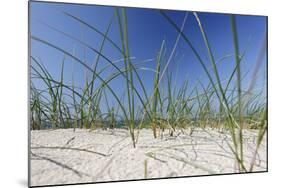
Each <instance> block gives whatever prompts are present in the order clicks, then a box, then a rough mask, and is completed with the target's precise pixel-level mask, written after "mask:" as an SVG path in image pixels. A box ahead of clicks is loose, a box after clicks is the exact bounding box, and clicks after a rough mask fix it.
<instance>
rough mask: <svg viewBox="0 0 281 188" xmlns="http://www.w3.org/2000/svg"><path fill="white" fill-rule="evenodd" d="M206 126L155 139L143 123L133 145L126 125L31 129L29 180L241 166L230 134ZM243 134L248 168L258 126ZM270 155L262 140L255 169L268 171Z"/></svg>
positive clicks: (191, 173) (233, 169) (219, 170)
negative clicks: (203, 128) (121, 126)
mask: <svg viewBox="0 0 281 188" xmlns="http://www.w3.org/2000/svg"><path fill="white" fill-rule="evenodd" d="M208 132H209V133H207V132H205V131H204V130H202V129H200V130H199V129H198V130H195V131H194V132H193V134H192V136H189V134H188V133H186V134H184V133H183V132H177V133H176V134H175V136H174V137H170V136H168V133H165V134H164V136H163V138H161V137H159V138H157V139H154V138H153V134H152V131H151V130H146V129H143V130H141V131H140V135H139V139H138V143H137V146H136V148H133V146H132V141H131V137H130V135H129V133H128V131H126V130H122V129H117V130H114V131H112V130H94V131H91V132H90V131H89V130H82V129H77V130H76V131H75V132H73V129H61V130H40V131H31V185H32V186H39V185H51V184H69V183H85V182H101V181H117V180H131V179H143V178H163V177H175V176H194V175H205V174H221V173H233V172H238V170H237V169H236V167H235V166H236V165H235V160H234V155H233V154H232V153H231V150H230V149H229V146H228V144H227V143H231V139H230V137H229V136H226V134H220V133H218V131H217V130H211V129H208ZM244 135H245V138H244V139H245V145H244V156H245V157H244V160H245V166H246V168H249V166H250V163H251V160H252V157H253V153H254V150H255V142H256V137H257V132H256V131H245V133H244ZM264 140H266V139H264ZM266 160H267V159H266V143H265V141H264V142H263V144H262V145H261V147H260V149H259V152H258V155H257V157H256V163H255V167H254V169H253V171H265V170H266V168H267V166H266ZM145 161H146V162H145ZM145 163H147V176H146V177H145Z"/></svg>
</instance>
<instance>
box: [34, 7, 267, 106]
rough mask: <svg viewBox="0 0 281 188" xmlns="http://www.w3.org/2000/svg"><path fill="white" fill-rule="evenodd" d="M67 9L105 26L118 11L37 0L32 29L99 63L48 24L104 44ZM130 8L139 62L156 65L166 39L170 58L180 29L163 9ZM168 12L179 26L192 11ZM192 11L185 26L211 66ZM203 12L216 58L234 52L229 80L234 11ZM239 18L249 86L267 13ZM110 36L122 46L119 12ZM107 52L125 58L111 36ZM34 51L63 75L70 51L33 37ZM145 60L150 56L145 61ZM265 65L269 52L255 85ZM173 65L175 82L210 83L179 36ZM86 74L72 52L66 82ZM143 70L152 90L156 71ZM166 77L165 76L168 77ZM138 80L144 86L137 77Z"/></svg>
mask: <svg viewBox="0 0 281 188" xmlns="http://www.w3.org/2000/svg"><path fill="white" fill-rule="evenodd" d="M62 11H66V12H68V13H71V14H72V15H74V16H77V17H79V18H80V19H82V20H84V21H85V22H87V23H89V24H90V25H93V26H95V27H96V28H98V29H99V30H100V31H102V32H105V31H106V28H107V26H108V24H109V22H110V19H111V17H112V16H114V7H105V6H91V5H74V4H58V3H41V2H31V7H30V13H31V17H30V31H31V35H32V36H36V37H39V38H41V39H44V40H46V41H49V42H50V43H52V44H55V45H56V46H59V47H60V48H62V49H64V50H66V51H67V52H69V53H73V54H74V55H75V56H77V57H78V58H79V59H81V60H83V61H85V62H86V63H87V64H88V65H89V66H91V67H93V62H94V60H95V58H96V54H95V53H93V52H92V51H90V50H89V49H87V48H85V47H84V46H82V45H81V44H79V43H77V42H76V41H74V40H71V39H69V38H67V37H66V36H64V35H62V34H60V33H58V32H56V31H54V30H52V29H50V28H48V27H46V25H44V24H42V22H44V23H47V24H48V25H51V26H52V27H54V28H57V29H59V30H62V31H64V32H66V33H68V34H70V35H72V36H75V37H77V38H79V39H81V40H83V41H84V42H85V43H87V44H89V45H90V46H92V47H93V48H95V49H99V46H100V45H101V41H102V37H101V36H100V35H98V34H97V33H95V32H93V31H92V30H90V29H89V28H87V27H85V26H83V25H82V24H80V23H78V22H77V21H75V20H73V19H71V18H70V17H68V16H66V15H64V14H63V13H62ZM126 12H127V20H128V33H129V34H128V37H129V48H130V55H131V57H133V63H135V64H138V66H139V67H143V68H152V69H155V67H156V61H155V58H156V56H157V53H158V51H159V50H160V47H161V43H162V41H163V40H165V44H166V45H165V47H166V58H168V57H169V55H170V53H171V49H172V47H173V45H174V43H175V40H176V38H177V35H178V33H177V31H176V30H175V29H174V28H173V27H172V26H171V25H170V24H169V23H168V22H167V20H166V19H165V18H164V17H163V16H162V15H161V14H160V13H159V10H154V9H140V8H127V9H126ZM164 12H165V13H166V14H167V15H168V16H169V17H170V18H172V19H173V20H174V21H175V23H177V25H178V26H179V27H180V26H181V24H182V22H183V19H184V16H185V14H186V12H184V11H168V10H165V11H164ZM187 14H188V15H187V20H186V24H185V26H184V30H183V32H184V33H185V35H186V36H187V37H188V38H189V39H190V41H191V42H192V43H193V45H194V46H195V48H196V49H197V50H198V51H199V52H200V55H201V57H202V59H203V60H204V61H205V62H206V64H207V65H208V66H209V67H210V66H211V64H210V62H209V60H208V58H207V50H206V48H205V46H204V42H203V38H202V35H201V33H200V29H199V27H198V23H197V22H196V19H195V17H194V15H193V14H192V12H188V13H187ZM198 16H199V18H200V20H201V22H202V25H203V27H204V28H205V30H206V34H207V36H208V38H209V42H210V45H211V48H212V51H213V53H214V58H215V60H218V59H220V58H222V57H224V56H226V55H230V57H228V58H226V59H225V60H224V61H222V62H221V63H220V64H219V65H218V68H219V74H220V77H221V79H222V80H225V79H227V78H229V76H230V74H231V71H232V70H233V67H234V66H235V62H234V57H233V56H231V55H232V54H233V53H234V49H233V42H232V41H233V39H232V33H231V25H230V19H229V15H227V14H215V13H198ZM236 20H237V30H238V40H239V50H240V52H242V51H244V50H245V49H246V48H247V51H246V54H245V57H244V58H243V61H242V75H246V76H245V78H244V81H243V84H242V87H243V89H247V88H248V86H249V83H250V82H251V79H252V75H253V70H254V67H255V65H256V63H257V58H258V54H259V51H260V49H261V46H262V42H263V39H264V37H265V32H266V17H262V16H242V15H237V16H236ZM108 36H109V37H110V38H111V39H112V40H113V41H114V42H115V43H116V44H117V45H118V46H120V47H121V40H120V35H119V29H118V22H117V18H116V17H114V18H113V23H112V25H111V28H110V31H109V34H108ZM102 53H103V54H104V55H105V56H106V57H108V58H109V59H110V60H111V61H116V60H119V59H121V58H122V55H121V54H120V53H119V52H118V51H117V50H116V49H115V48H114V47H113V46H112V45H111V44H110V43H108V42H106V44H105V47H104V49H103V51H102ZM31 55H32V56H33V57H34V58H36V59H40V60H41V61H42V63H43V64H44V65H45V66H46V68H47V69H48V70H49V71H50V73H51V74H52V76H53V77H54V78H56V79H59V75H60V67H61V62H62V59H63V58H64V54H62V53H61V52H58V51H57V50H55V49H52V48H50V47H49V46H46V45H44V44H42V43H40V42H38V41H34V40H31ZM145 60H150V61H147V62H143V61H145ZM164 63H165V62H163V64H162V65H161V66H162V68H163V67H164V66H165V64H164ZM117 64H118V66H120V67H122V65H123V64H122V62H119V63H117ZM106 65H108V63H107V62H106V61H105V60H104V59H102V58H101V59H100V62H99V67H98V68H99V69H101V68H102V67H104V66H106ZM210 68H211V67H210ZM265 68H266V57H264V58H263V60H262V64H261V68H260V69H259V73H258V79H257V82H256V83H257V84H256V87H255V89H256V90H258V89H259V88H261V87H263V86H264V82H265V80H264V79H265ZM168 71H169V72H172V73H173V75H177V76H174V77H173V83H174V86H175V87H177V86H180V85H181V84H182V83H183V81H184V80H185V79H186V78H187V79H189V84H190V88H192V87H193V86H194V85H195V84H196V83H197V80H198V79H199V80H200V81H201V82H202V83H203V84H204V85H207V84H208V83H209V82H208V79H207V77H206V74H205V72H204V71H203V69H202V67H201V65H200V63H199V62H198V60H197V58H196V57H195V55H194V53H193V52H192V51H191V49H190V48H189V46H188V45H187V44H186V43H185V42H184V41H183V40H182V38H181V39H180V40H179V43H178V46H177V48H176V52H175V54H174V56H173V58H172V61H171V63H170V64H169V67H168ZM112 72H115V70H114V68H110V69H108V71H106V72H104V74H103V75H102V76H104V77H105V78H106V77H108V75H110V74H111V73H112ZM72 74H73V75H72ZM85 75H88V76H90V73H89V72H87V71H85V68H83V67H82V66H81V65H79V64H78V63H75V62H74V61H73V60H72V59H71V58H69V57H66V59H65V83H66V84H71V80H72V76H73V77H74V80H75V84H76V85H77V86H80V87H82V86H83V84H84V81H85ZM140 76H141V78H142V80H143V83H144V84H145V87H146V88H147V90H148V92H151V90H152V85H153V72H151V71H147V70H140ZM163 81H164V82H165V79H164V80H163ZM32 82H33V83H34V84H35V85H37V87H42V86H40V84H41V83H40V82H38V81H37V80H32ZM233 84H234V83H233ZM110 85H111V87H112V88H113V89H115V90H116V91H117V92H118V93H119V94H120V95H121V94H122V93H123V91H124V89H125V84H124V80H123V79H122V78H118V79H115V80H114V81H112V82H111V83H110ZM136 86H138V84H137V83H136ZM113 103H114V102H113Z"/></svg>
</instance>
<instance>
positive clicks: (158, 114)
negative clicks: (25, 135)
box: [30, 8, 268, 181]
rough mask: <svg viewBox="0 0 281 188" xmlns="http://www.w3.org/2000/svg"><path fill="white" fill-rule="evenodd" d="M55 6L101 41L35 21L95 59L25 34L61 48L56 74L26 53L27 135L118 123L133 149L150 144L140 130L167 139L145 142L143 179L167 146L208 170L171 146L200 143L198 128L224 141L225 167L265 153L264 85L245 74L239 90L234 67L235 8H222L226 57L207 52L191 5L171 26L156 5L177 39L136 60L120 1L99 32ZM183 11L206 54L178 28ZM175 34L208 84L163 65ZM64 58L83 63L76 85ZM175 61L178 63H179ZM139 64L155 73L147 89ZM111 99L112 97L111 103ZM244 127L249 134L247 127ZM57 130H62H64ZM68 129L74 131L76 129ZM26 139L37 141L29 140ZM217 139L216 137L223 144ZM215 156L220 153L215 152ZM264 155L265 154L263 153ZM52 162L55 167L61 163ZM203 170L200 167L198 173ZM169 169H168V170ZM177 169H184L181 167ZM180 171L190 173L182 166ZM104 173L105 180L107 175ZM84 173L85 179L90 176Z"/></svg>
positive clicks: (237, 53) (247, 165) (108, 128)
mask: <svg viewBox="0 0 281 188" xmlns="http://www.w3.org/2000/svg"><path fill="white" fill-rule="evenodd" d="M62 13H63V15H64V16H65V17H66V18H68V19H70V20H72V21H74V22H77V23H79V24H80V25H81V26H83V27H86V28H87V29H89V30H90V31H91V32H94V33H95V34H98V35H99V36H100V37H101V39H102V40H101V43H100V47H99V49H96V48H94V47H92V46H91V45H90V42H85V40H82V39H80V38H79V37H76V36H73V35H71V34H69V33H68V32H67V31H63V30H60V29H57V28H55V27H53V26H51V25H48V24H47V23H45V22H41V24H42V25H44V26H46V27H47V28H49V29H51V30H52V31H54V32H57V33H58V34H60V35H62V36H64V37H66V38H68V39H70V40H71V41H73V42H74V43H77V44H79V45H81V46H83V47H84V48H85V49H87V51H88V52H91V53H93V54H94V55H95V56H96V58H95V61H94V62H93V63H92V64H91V63H90V62H86V61H85V60H84V59H80V58H79V57H78V56H76V55H75V50H73V52H69V51H68V50H66V49H63V48H62V47H60V46H59V45H57V44H55V43H53V42H51V41H48V40H46V39H44V38H41V37H39V36H35V35H31V41H33V42H37V43H39V44H40V45H44V46H47V47H49V48H51V49H53V50H55V51H57V52H59V53H61V54H63V55H64V58H63V59H62V60H61V62H58V63H60V75H59V79H57V78H56V77H55V76H53V75H52V72H50V70H48V68H47V67H46V64H45V63H48V62H43V61H42V60H41V59H40V57H36V56H35V55H34V54H31V57H30V61H31V62H30V66H31V90H30V97H31V98H30V111H31V116H30V118H31V121H30V123H31V125H30V128H31V130H32V134H34V135H35V134H37V133H39V132H38V131H39V130H41V131H42V134H43V133H46V131H47V130H46V129H52V130H54V131H58V132H60V131H63V130H65V131H66V132H67V134H70V133H69V131H70V130H72V129H73V131H74V133H75V131H76V132H77V131H78V132H79V134H80V136H81V131H86V130H87V131H89V133H88V134H91V135H92V136H93V137H95V136H97V132H99V131H102V132H103V133H104V132H109V133H111V134H112V135H114V134H115V133H114V132H115V131H116V134H118V133H119V132H120V130H121V132H122V131H125V130H127V131H128V133H129V135H130V139H131V143H132V149H135V150H138V149H139V150H141V148H142V147H150V146H148V145H146V146H144V145H139V143H140V144H143V141H141V140H143V139H144V137H142V136H141V135H142V132H145V138H147V136H149V135H150V134H151V135H150V136H151V139H150V138H149V142H151V143H152V142H154V141H153V139H154V140H155V142H157V143H158V142H159V143H160V142H161V141H163V143H165V144H167V145H164V144H160V146H159V148H158V146H155V145H153V144H152V145H151V146H155V147H156V148H155V149H154V150H155V151H154V150H153V151H152V150H150V151H146V153H145V155H143V156H145V157H146V158H144V159H142V161H141V163H142V164H141V166H142V173H143V174H142V175H140V176H139V178H143V177H144V178H150V177H151V176H150V175H151V171H150V169H151V167H150V163H151V160H156V161H160V163H163V160H164V161H165V160H167V159H168V158H169V157H167V156H170V155H169V150H171V151H173V152H176V153H177V155H180V156H181V157H179V156H175V155H173V157H172V158H171V160H178V161H181V162H183V163H184V164H185V165H186V164H188V165H192V166H193V167H194V168H198V169H201V170H202V171H204V172H208V173H210V174H212V169H210V168H209V167H208V164H207V163H204V162H202V163H200V165H199V164H197V163H195V162H194V161H192V160H190V158H188V157H187V158H188V159H187V158H185V157H184V156H183V154H179V153H180V151H179V150H180V148H183V147H180V148H179V147H177V146H178V145H182V146H184V147H190V148H191V149H190V150H192V148H193V149H194V147H198V145H200V142H199V141H198V142H197V141H196V139H195V138H198V136H199V137H200V135H198V132H200V134H204V135H205V136H206V138H207V137H208V139H212V138H213V139H214V140H215V142H213V141H212V143H216V144H218V146H216V147H220V146H219V145H221V146H222V147H223V148H222V150H225V152H226V153H225V155H227V156H228V157H229V158H231V160H232V161H233V162H234V163H235V166H234V167H233V169H235V170H233V171H232V172H251V171H255V167H256V166H257V160H263V162H264V161H266V160H267V159H265V158H263V159H260V156H259V152H258V151H259V150H260V147H263V149H264V148H266V140H265V139H266V134H267V110H268V109H267V96H266V92H264V91H266V86H264V88H262V91H261V92H258V93H257V92H254V91H253V85H255V82H256V80H257V78H256V77H253V78H252V80H250V84H249V88H248V89H244V88H246V87H243V79H244V75H243V73H242V71H241V70H242V69H243V63H244V62H243V57H244V55H245V54H246V53H247V49H246V50H244V51H241V49H240V48H239V35H238V32H237V24H236V16H235V15H229V23H230V26H231V32H232V45H233V54H230V55H229V54H226V56H225V57H223V58H222V59H220V60H219V61H217V60H215V58H214V54H213V51H214V50H215V49H213V48H212V45H211V44H210V40H209V39H208V33H207V32H206V30H205V28H204V24H203V23H202V22H201V20H200V15H198V14H197V13H196V12H193V13H191V12H189V13H186V14H185V17H184V20H183V22H182V25H181V26H178V24H177V23H176V22H175V21H173V19H172V18H171V17H170V16H169V15H168V14H167V13H165V11H159V13H160V15H161V16H162V18H163V19H164V20H166V23H167V24H169V25H170V27H171V28H173V29H174V31H176V32H177V38H176V40H175V43H174V45H173V46H172V50H171V52H170V53H168V50H167V43H166V41H165V40H163V41H162V43H161V46H159V50H158V52H157V53H156V54H155V58H154V59H153V60H145V61H143V62H142V63H141V66H140V64H139V63H135V62H134V61H133V57H131V56H130V42H129V37H128V35H129V30H128V21H127V19H128V17H127V14H126V9H125V8H115V12H114V14H113V16H112V18H111V19H110V21H109V23H108V24H107V27H106V28H105V29H104V31H101V30H100V29H98V28H97V27H96V26H94V25H93V24H90V23H87V22H86V21H84V20H83V19H82V18H79V17H77V16H75V15H72V14H71V13H69V12H62ZM187 16H194V17H195V18H196V24H197V25H196V27H198V30H199V31H200V34H201V37H202V40H203V41H204V48H205V49H206V51H207V54H206V55H207V57H206V58H203V56H204V55H205V54H202V52H201V51H199V50H197V49H196V48H195V45H194V44H193V43H192V42H191V40H190V39H189V37H188V36H187V35H186V34H185V33H184V32H183V28H184V26H185V22H186V19H187ZM113 22H116V23H117V24H116V25H117V27H118V28H114V29H116V31H118V32H119V35H120V41H121V43H120V44H118V43H117V42H115V41H114V40H113V39H111V38H110V37H109V35H108V33H109V31H110V29H112V27H113ZM265 36H266V35H265ZM179 40H181V41H184V44H185V47H187V48H189V49H191V51H192V53H193V55H194V56H195V57H196V58H197V60H198V62H199V64H200V66H201V68H202V69H203V70H204V73H205V75H204V76H206V78H207V82H208V83H207V84H204V83H203V82H202V81H201V80H200V79H198V80H197V82H196V83H195V84H194V83H190V81H189V79H188V78H186V80H184V82H183V84H181V85H179V84H177V82H176V80H175V79H174V76H175V74H176V73H175V72H171V71H169V70H168V69H167V67H168V65H169V64H173V63H174V62H173V59H172V57H173V55H174V53H175V50H176V48H177V45H178V41H179ZM266 43H267V41H266V39H265V40H264V44H263V45H262V46H260V47H258V48H260V54H258V57H259V59H261V58H264V57H265V56H266V54H265V51H266ZM106 44H107V45H109V46H110V47H111V48H112V49H113V50H115V51H117V52H118V53H119V55H120V57H121V58H122V59H121V60H118V61H113V60H112V58H111V57H108V56H106V55H104V54H103V48H104V47H105V45H106ZM143 50H146V49H143ZM66 58H70V59H71V60H72V62H73V63H74V64H76V65H79V66H81V67H83V68H84V69H85V72H86V73H85V78H84V81H83V83H84V86H83V87H81V86H77V85H76V84H75V78H74V76H73V73H72V80H71V82H69V80H65V74H66V73H65V72H66V71H65V64H66V63H68V62H66V61H65V59H66ZM227 58H233V59H235V66H234V69H233V70H232V71H231V74H230V75H228V79H227V80H222V79H221V76H220V74H219V71H218V64H219V63H221V61H223V60H224V59H227ZM101 59H102V60H103V61H105V62H106V63H107V64H106V65H105V66H103V67H102V68H100V67H101V66H99V63H100V61H101ZM205 59H207V60H205ZM259 59H258V60H257V62H256V64H257V65H256V66H257V67H256V68H255V71H257V70H258V69H259V66H260V61H261V60H259ZM146 61H150V62H151V61H152V62H153V63H154V64H153V65H154V68H153V69H151V68H148V67H145V66H144V65H145V62H146ZM207 61H208V62H209V63H208V62H207ZM209 64H211V66H209ZM182 66H184V65H182ZM178 68H179V69H180V67H178ZM253 69H254V68H253ZM108 70H112V71H111V74H106V76H105V74H104V73H105V72H108ZM141 71H150V72H152V73H153V74H154V75H153V77H154V79H153V80H151V82H152V83H153V88H148V87H147V86H146V84H145V83H144V82H143V80H142V78H141ZM116 79H120V80H122V82H123V87H124V92H122V95H120V93H119V92H116V91H115V90H114V89H113V88H112V86H111V85H110V83H111V82H112V81H114V80H116ZM38 80H39V81H40V82H41V83H42V85H44V87H38V85H36V84H35V83H34V82H37V81H38ZM264 93H265V94H264ZM109 98H110V99H109ZM112 100H114V101H115V102H114V103H112ZM102 105H103V106H104V108H103V109H101V106H102ZM57 129H59V130H57ZM81 129H84V130H81ZM102 129H105V130H102ZM249 132H250V133H251V132H252V133H253V134H249ZM60 133H61V134H65V133H63V132H60ZM74 133H73V135H75V134H74ZM39 134H41V133H39ZM52 134H53V133H52ZM179 135H180V137H182V138H184V139H183V141H182V142H183V143H182V144H180V142H181V141H177V142H176V145H175V144H173V143H170V142H169V143H167V142H166V141H164V140H165V139H177V138H178V137H179ZM249 135H250V137H249ZM87 136H88V135H87ZM74 137H75V136H74ZM221 138H225V139H221ZM118 139H119V138H118ZM118 139H117V140H118ZM188 139H189V140H188ZM248 139H250V140H252V143H251V148H252V150H251V152H250V151H249V147H248V145H247V144H248V143H249V140H248ZM184 140H188V142H186V143H185V142H184ZM191 140H193V142H192V141H191ZM199 140H200V139H199ZM33 141H34V142H36V140H34V139H33ZM204 141H205V142H208V141H206V140H204ZM210 142H211V141H210ZM218 142H223V144H221V143H218ZM112 143H113V142H112ZM126 143H127V142H126ZM169 144H170V145H169ZM201 144H202V143H201ZM110 145H111V144H110ZM185 145H186V146H185ZM187 145H188V146H187ZM36 147H39V146H35V145H33V146H32V147H31V151H32V152H33V153H34V157H36V154H35V152H34V151H35V150H36V149H38V148H36ZM40 147H41V146H40ZM56 147H60V149H61V150H63V149H64V148H65V147H68V146H60V145H59V146H56ZM210 147H211V146H210ZM199 148H200V147H199ZM41 149H42V148H41ZM45 149H59V148H45ZM68 149H70V148H68ZM201 149H202V148H201ZM203 149H205V150H207V149H208V148H206V147H205V148H203ZM73 151H79V152H83V151H84V152H85V151H86V149H83V151H82V150H81V148H80V150H79V148H76V149H74V148H72V150H71V152H73ZM91 151H92V150H91ZM163 151H165V152H166V153H165V152H163ZM194 151H195V153H194V157H196V156H197V154H196V152H201V151H199V150H196V149H194ZM92 152H93V151H92ZM95 152H97V151H95ZM99 152H100V153H103V154H102V155H106V156H107V155H110V152H109V153H107V152H102V151H99ZM156 153H157V155H156ZM164 155H167V156H164ZM198 155H199V154H198ZM220 155H224V154H222V153H220ZM263 156H264V157H266V155H265V154H264V153H263ZM37 157H38V156H37ZM103 157H105V156H103ZM47 160H48V159H47ZM49 161H51V162H52V163H54V161H52V159H49ZM161 161H162V162H161ZM138 162H140V161H138ZM193 162H194V163H193ZM59 165H60V166H61V163H59ZM205 165H206V166H205ZM264 165H265V167H264V168H263V169H266V168H267V167H266V162H264ZM67 169H68V170H69V171H72V172H74V173H75V174H78V175H81V174H80V172H78V171H76V170H74V169H72V168H70V167H68V168H67ZM227 169H228V170H227V171H224V170H221V171H215V172H214V173H225V172H226V173H230V171H229V168H227ZM200 172H201V171H200ZM200 172H196V173H195V174H194V175H200ZM171 173H172V172H171ZM198 173H199V174H198ZM202 174H204V173H203V172H202ZM154 175H155V174H154ZM162 175H163V174H162ZM165 175H169V174H165ZM170 175H171V176H173V174H170ZM176 175H185V173H183V174H176ZM187 175H192V174H189V173H187ZM153 177H154V176H153ZM155 177H156V176H155ZM97 179H98V178H97ZM105 179H106V180H107V178H105ZM113 179H114V178H113ZM88 180H89V181H91V180H90V179H87V181H88ZM116 180H117V179H116Z"/></svg>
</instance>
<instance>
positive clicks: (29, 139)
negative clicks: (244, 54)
mask: <svg viewBox="0 0 281 188" xmlns="http://www.w3.org/2000/svg"><path fill="white" fill-rule="evenodd" d="M31 3H46V4H66V5H86V6H100V7H120V8H137V9H150V10H168V11H169V10H174V11H179V12H186V11H196V10H177V9H164V8H149V7H133V6H120V5H102V3H101V4H94V3H93V4H90V3H70V2H56V1H55V0H54V1H44V0H38V1H37V0H28V5H27V6H28V8H27V9H28V24H27V25H28V29H27V30H28V39H27V42H28V45H27V49H28V63H27V65H28V68H27V70H28V71H27V72H28V83H27V85H28V89H27V93H28V103H27V105H28V106H27V109H28V110H27V115H28V118H27V119H28V146H27V148H28V150H27V151H28V157H27V158H28V159H27V160H28V173H27V174H28V177H27V179H28V183H27V184H28V187H30V188H32V187H55V186H71V185H85V184H86V185H91V184H103V183H118V182H133V181H151V180H161V179H179V178H192V177H209V176H226V175H241V174H259V173H267V172H269V170H268V164H269V163H268V156H269V155H268V151H269V150H268V141H269V140H268V124H269V122H268V119H269V118H268V114H269V113H268V16H267V15H260V14H259V15H255V14H235V13H227V12H225V13H221V12H208V11H196V12H199V13H210V14H226V15H240V16H261V17H265V18H266V30H265V31H266V106H267V128H266V129H267V130H266V170H264V171H255V172H238V173H222V174H207V175H193V176H177V177H160V178H149V179H143V178H141V179H128V180H116V181H98V182H83V183H69V184H53V185H48V184H47V185H38V186H36V185H35V186H31V156H30V154H31V147H30V146H31V131H30V111H31V110H30V83H31V75H30V73H31V71H30V62H31V61H30V60H31V59H30V55H31V40H30V36H31V35H30V34H31V30H30V25H31V24H30V18H31V11H30V6H31Z"/></svg>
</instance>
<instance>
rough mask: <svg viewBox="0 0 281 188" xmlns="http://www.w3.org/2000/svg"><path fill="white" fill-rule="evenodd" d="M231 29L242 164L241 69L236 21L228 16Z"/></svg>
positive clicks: (232, 16) (233, 17)
mask: <svg viewBox="0 0 281 188" xmlns="http://www.w3.org/2000/svg"><path fill="white" fill-rule="evenodd" d="M230 22H231V29H232V35H233V44H234V53H235V62H236V66H237V71H236V73H237V89H238V91H237V92H238V116H239V125H240V127H239V143H240V160H241V163H243V117H242V114H243V112H242V108H243V107H242V98H241V68H240V58H239V44H238V36H237V28H236V19H235V16H234V15H230Z"/></svg>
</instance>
